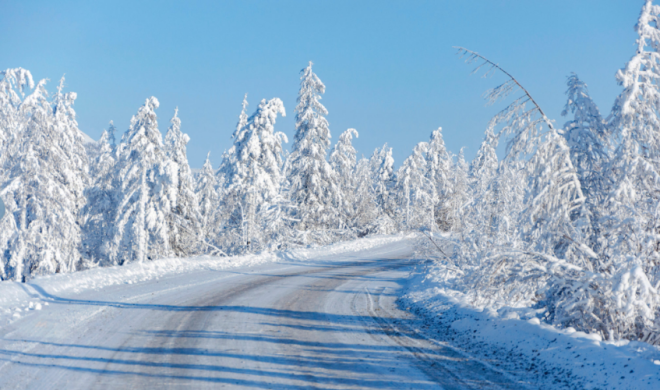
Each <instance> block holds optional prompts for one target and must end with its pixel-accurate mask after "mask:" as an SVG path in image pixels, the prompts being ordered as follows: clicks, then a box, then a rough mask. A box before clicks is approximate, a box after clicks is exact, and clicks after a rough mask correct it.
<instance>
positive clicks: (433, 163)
mask: <svg viewBox="0 0 660 390" xmlns="http://www.w3.org/2000/svg"><path fill="white" fill-rule="evenodd" d="M451 169H452V157H451V155H450V154H449V152H447V149H446V147H445V141H444V140H443V139H442V128H441V127H440V128H438V129H437V130H434V131H433V133H431V139H430V141H429V142H428V151H427V152H426V177H427V179H428V180H429V181H430V182H431V184H432V185H433V186H434V188H435V189H434V193H435V195H434V199H435V204H434V205H433V216H434V219H435V224H436V226H437V227H438V228H440V229H441V230H443V231H447V230H450V229H451V227H452V221H451V220H450V216H449V214H450V213H451V212H452V209H451V207H452V206H450V204H449V203H448V196H449V194H450V193H451V184H450V176H451ZM429 228H433V226H429Z"/></svg>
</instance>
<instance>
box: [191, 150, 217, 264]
mask: <svg viewBox="0 0 660 390" xmlns="http://www.w3.org/2000/svg"><path fill="white" fill-rule="evenodd" d="M210 154H211V153H210V152H209V154H207V155H206V160H205V161H204V166H203V167H202V171H201V172H200V173H199V175H198V177H197V183H196V186H195V194H196V195H197V201H198V202H199V215H200V229H201V236H200V240H201V241H202V242H203V244H204V245H203V246H204V247H203V248H202V251H204V252H206V253H213V254H220V253H219V252H220V250H219V249H218V248H217V247H216V246H215V245H214V243H215V242H216V238H217V235H218V228H219V223H220V221H219V218H220V210H219V207H220V198H219V196H218V192H217V190H216V187H217V183H216V177H215V174H214V173H213V166H212V165H211V161H210V159H209V156H210ZM223 254H224V252H223Z"/></svg>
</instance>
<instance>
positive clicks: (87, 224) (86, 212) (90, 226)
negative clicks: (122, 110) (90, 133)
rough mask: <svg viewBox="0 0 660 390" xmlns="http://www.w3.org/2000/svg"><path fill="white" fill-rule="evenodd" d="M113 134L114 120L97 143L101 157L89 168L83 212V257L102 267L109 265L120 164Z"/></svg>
mask: <svg viewBox="0 0 660 390" xmlns="http://www.w3.org/2000/svg"><path fill="white" fill-rule="evenodd" d="M114 131H115V127H114V124H113V123H112V121H111V122H110V126H109V128H108V130H104V131H103V133H102V134H101V139H100V140H99V141H98V144H99V154H98V156H97V157H96V159H95V161H92V164H91V169H90V171H91V181H92V185H91V186H90V187H89V188H87V189H86V190H85V197H86V200H87V201H86V204H85V206H84V207H83V209H82V220H83V222H82V227H83V245H82V246H83V250H82V251H83V255H84V257H85V259H87V260H89V261H92V262H94V263H100V264H101V265H104V264H106V263H107V259H108V250H109V247H108V245H109V243H110V242H111V241H112V236H113V229H112V227H113V225H114V219H115V212H116V207H117V202H116V199H115V195H116V193H115V188H114V186H113V183H115V182H116V180H115V179H114V177H113V174H114V172H115V164H116V162H117V155H116V145H114Z"/></svg>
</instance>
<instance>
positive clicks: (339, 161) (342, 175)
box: [330, 129, 358, 227]
mask: <svg viewBox="0 0 660 390" xmlns="http://www.w3.org/2000/svg"><path fill="white" fill-rule="evenodd" d="M353 137H355V138H357V137H358V132H357V130H355V129H348V130H346V131H345V132H343V133H342V134H341V135H340V136H339V141H337V144H336V145H335V148H334V150H333V151H332V153H331V154H330V164H331V165H332V168H333V169H334V171H335V173H336V174H337V181H338V184H339V192H340V195H341V198H340V202H339V218H340V221H341V226H342V227H350V226H351V220H352V219H353V214H354V211H355V210H354V208H353V207H354V204H355V187H356V184H357V182H356V177H355V165H356V155H357V152H356V151H355V148H354V147H353V145H352V143H351V140H352V139H353Z"/></svg>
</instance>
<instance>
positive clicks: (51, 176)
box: [0, 73, 82, 281]
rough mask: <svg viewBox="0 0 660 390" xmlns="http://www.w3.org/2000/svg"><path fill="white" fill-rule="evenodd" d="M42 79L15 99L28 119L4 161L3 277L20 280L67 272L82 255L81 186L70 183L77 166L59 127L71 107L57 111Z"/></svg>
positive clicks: (78, 263)
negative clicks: (19, 100) (6, 168)
mask: <svg viewBox="0 0 660 390" xmlns="http://www.w3.org/2000/svg"><path fill="white" fill-rule="evenodd" d="M22 76H23V77H27V74H26V73H23V74H22ZM45 83H46V82H45V80H42V81H40V82H39V83H38V84H37V86H36V87H35V88H34V90H33V91H32V93H31V94H30V95H29V96H27V97H26V98H25V100H24V101H23V102H22V103H21V104H20V108H21V113H22V115H23V116H24V119H25V120H26V121H27V122H26V123H25V125H24V127H23V126H21V127H23V131H21V132H20V133H16V134H15V137H14V139H13V141H12V143H13V145H11V146H10V147H9V150H11V151H15V153H14V154H13V155H12V159H11V161H7V164H8V166H9V173H8V181H7V182H6V183H4V185H3V190H2V193H1V196H2V197H3V200H4V202H5V204H6V207H7V211H8V215H7V216H6V217H5V218H3V220H2V221H1V222H0V224H1V225H0V226H1V227H2V229H1V230H2V231H3V232H4V233H7V232H11V235H10V236H9V237H7V234H3V237H2V238H3V240H2V242H0V246H1V247H2V248H1V249H2V250H1V252H0V253H2V260H3V261H2V262H3V264H4V269H3V275H2V278H3V279H13V280H19V281H20V280H23V281H25V280H26V279H28V278H30V277H31V276H33V275H39V274H49V273H58V272H71V271H74V270H76V269H77V268H78V267H79V266H80V264H81V260H82V258H81V255H80V252H79V248H80V242H81V235H80V226H79V224H78V220H77V217H78V191H80V188H79V183H77V182H72V180H73V177H72V176H73V172H76V171H77V169H78V168H79V166H77V165H76V162H75V161H71V156H72V155H74V154H75V146H74V145H72V142H71V139H68V138H67V136H68V134H66V133H65V131H63V130H62V128H63V127H64V126H67V125H70V124H71V123H75V113H74V112H73V109H70V111H69V113H68V115H71V116H70V117H69V118H66V119H64V118H62V117H58V116H56V115H55V112H54V110H53V105H51V103H50V102H49V101H48V99H47V96H48V93H47V91H46V89H45ZM70 119H73V121H72V122H67V123H65V124H62V123H59V121H61V120H67V121H68V120H70ZM71 130H72V131H74V130H75V131H78V129H77V128H72V129H71ZM77 180H81V178H78V179H77Z"/></svg>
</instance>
